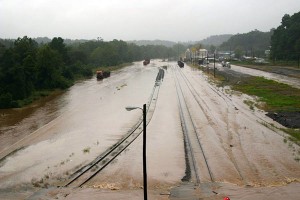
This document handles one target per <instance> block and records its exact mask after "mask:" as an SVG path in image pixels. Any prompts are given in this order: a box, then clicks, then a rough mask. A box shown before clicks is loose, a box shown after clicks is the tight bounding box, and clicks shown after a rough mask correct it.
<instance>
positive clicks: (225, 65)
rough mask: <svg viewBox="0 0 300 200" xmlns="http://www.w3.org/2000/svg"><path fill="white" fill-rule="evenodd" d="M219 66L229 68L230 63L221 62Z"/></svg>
mask: <svg viewBox="0 0 300 200" xmlns="http://www.w3.org/2000/svg"><path fill="white" fill-rule="evenodd" d="M221 64H222V67H228V68H230V67H231V65H230V62H225V61H222V62H221Z"/></svg>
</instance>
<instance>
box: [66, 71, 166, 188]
mask: <svg viewBox="0 0 300 200" xmlns="http://www.w3.org/2000/svg"><path fill="white" fill-rule="evenodd" d="M163 78H164V70H162V69H160V70H159V72H158V74H157V77H156V81H155V84H154V87H153V90H152V92H151V95H150V98H149V100H148V102H147V125H148V124H149V123H150V121H151V119H152V116H153V114H154V111H155V108H156V102H157V98H158V94H159V89H160V85H161V83H162V80H163ZM142 121H143V119H142V117H141V118H140V119H139V120H138V122H137V123H136V125H135V126H134V127H133V128H132V129H131V130H130V131H129V132H128V133H127V134H126V135H125V136H124V137H123V138H122V139H120V140H119V141H118V142H117V143H115V144H114V145H113V146H111V147H110V148H109V149H107V150H106V151H105V152H103V153H102V154H101V155H99V156H98V157H97V158H96V159H95V160H93V161H92V162H90V163H89V164H87V165H85V166H83V167H82V168H80V169H79V170H77V171H76V172H74V173H73V174H72V175H70V176H69V178H68V179H67V180H66V181H64V182H63V184H62V185H61V186H64V187H82V186H83V185H84V184H86V183H87V182H89V181H90V180H91V179H92V178H94V177H95V176H96V175H97V174H98V173H99V172H101V171H102V170H103V169H104V168H106V167H107V166H108V165H109V164H110V163H111V162H112V161H113V160H114V159H115V158H116V157H117V156H118V155H120V154H121V153H122V152H123V151H124V150H125V149H126V148H127V147H128V146H129V145H130V144H131V143H132V142H133V141H134V140H135V139H136V138H137V137H138V136H139V135H140V134H141V133H142V132H143V129H142Z"/></svg>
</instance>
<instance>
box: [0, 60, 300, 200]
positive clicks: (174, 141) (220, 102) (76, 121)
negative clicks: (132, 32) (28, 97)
mask: <svg viewBox="0 0 300 200" xmlns="http://www.w3.org/2000/svg"><path fill="white" fill-rule="evenodd" d="M164 65H167V66H169V68H168V70H166V71H165V78H164V81H163V83H162V85H161V88H160V91H159V96H158V99H157V105H156V109H155V112H154V115H153V117H152V119H151V121H150V123H149V125H148V127H147V138H148V140H147V161H148V163H147V168H148V189H149V196H150V199H168V198H170V199H185V198H184V196H185V195H183V194H184V192H188V191H193V186H191V187H190V185H189V184H188V186H187V187H186V188H179V190H177V191H176V188H178V186H181V185H182V182H181V179H182V178H183V177H184V175H185V166H186V165H185V154H184V145H183V134H182V127H181V124H180V116H179V110H178V109H179V107H178V100H177V97H176V88H175V79H174V77H173V75H172V72H171V70H170V67H171V66H174V67H176V63H175V62H169V63H167V62H160V61H152V62H151V63H150V65H148V66H147V67H144V66H143V65H142V62H137V63H135V64H134V65H133V66H130V67H127V68H124V69H122V70H119V71H116V72H114V73H112V75H111V77H110V78H107V79H104V80H103V81H97V80H96V78H93V79H90V80H86V81H82V82H78V83H77V84H75V85H74V86H73V87H71V88H70V89H69V90H68V91H67V92H65V93H64V94H60V95H57V96H55V97H54V98H53V99H49V100H48V101H47V103H45V104H44V105H41V106H37V108H33V109H32V111H30V112H28V113H26V115H24V118H23V119H20V118H17V116H18V113H16V114H15V116H16V119H15V122H13V121H10V122H7V123H6V121H5V120H2V121H0V122H1V124H0V125H1V137H2V138H5V140H7V145H5V142H3V141H4V140H2V139H1V140H2V142H3V144H4V147H1V148H2V149H1V151H0V155H1V158H4V157H5V156H6V155H7V154H8V153H10V152H13V151H14V153H13V154H10V156H7V157H5V158H4V159H2V160H1V163H0V180H1V181H0V196H3V197H5V198H4V199H24V198H25V199H26V197H28V199H84V198H89V199H97V198H99V197H101V199H120V198H121V199H141V198H142V192H143V190H142V177H143V176H142V138H141V137H138V138H137V139H136V140H135V141H134V142H133V143H132V144H131V145H130V146H129V148H128V149H127V150H125V151H124V152H123V153H121V154H120V156H119V157H117V159H116V160H115V161H113V162H112V163H111V164H110V165H109V167H107V168H106V169H104V171H103V172H101V173H100V174H98V175H97V176H96V177H95V178H94V179H92V181H90V182H89V183H88V184H87V185H85V186H84V188H81V189H79V188H78V189H71V188H59V189H57V188H55V187H54V188H52V187H51V185H55V184H57V183H59V182H60V181H61V180H62V179H64V178H65V177H67V176H68V175H69V174H70V173H72V172H74V171H75V170H76V169H78V168H79V167H80V166H83V165H84V164H87V163H89V162H90V161H92V160H93V159H95V158H96V157H97V156H98V155H99V154H101V153H102V152H103V151H105V150H106V149H107V148H109V147H110V146H112V145H113V144H115V143H116V142H117V141H118V140H119V139H120V138H121V137H122V136H123V135H124V134H126V133H127V132H128V130H130V129H131V128H132V126H133V125H134V124H136V122H137V121H138V120H139V119H140V117H141V112H140V111H139V110H137V111H131V112H127V111H126V110H125V107H126V106H142V105H143V104H144V103H146V102H147V101H148V100H149V95H150V94H151V92H152V88H153V85H154V84H155V78H156V75H157V72H158V67H161V66H164ZM181 70H182V72H183V74H184V75H185V76H186V77H187V79H188V80H189V81H190V85H192V87H193V88H194V90H193V91H194V93H195V96H196V99H197V100H195V98H194V96H193V95H192V93H193V92H191V91H189V89H188V87H187V86H185V89H184V95H185V96H186V97H187V107H188V108H189V109H190V112H191V114H192V117H193V120H194V121H195V123H196V127H197V130H198V131H197V134H198V137H199V138H200V140H201V142H202V143H203V148H204V151H205V152H206V156H207V160H208V164H209V166H210V168H211V169H212V172H213V175H214V178H215V180H214V181H215V182H214V183H213V185H210V184H209V185H208V186H207V187H206V188H204V190H203V188H202V190H201V189H199V188H196V190H195V191H193V192H192V194H191V197H190V198H188V199H194V198H195V197H196V199H199V198H201V199H222V198H223V197H224V196H226V195H228V196H232V197H233V198H232V199H250V198H249V196H252V195H255V194H257V192H258V193H259V194H257V195H255V197H256V199H268V198H269V196H270V197H275V196H285V195H287V194H289V195H288V197H289V199H297V198H298V196H297V194H296V193H297V192H296V191H298V189H299V179H300V164H299V162H298V161H297V158H299V156H300V150H299V146H297V145H295V144H293V143H291V142H287V143H284V137H283V136H284V133H282V132H281V131H280V130H279V129H277V128H276V127H277V126H278V127H280V125H279V124H275V127H268V124H271V123H274V122H273V121H272V120H271V119H269V118H268V117H266V116H265V113H264V112H262V111H260V110H254V111H253V110H250V109H249V107H248V106H247V105H245V104H244V103H243V101H244V100H245V99H250V98H251V97H249V96H246V95H241V96H240V95H235V94H234V93H230V92H228V89H227V88H217V87H216V86H213V85H210V84H209V83H208V82H207V77H206V76H205V75H204V74H202V73H201V72H200V71H197V70H193V69H191V68H189V67H188V66H186V67H185V68H183V69H181ZM181 83H182V85H184V84H186V83H185V82H183V81H182V82H181ZM190 87H191V86H190ZM197 101H198V102H200V105H201V106H199V104H198V103H197ZM8 113H9V112H8V111H3V115H2V116H8ZM10 116H14V114H11V115H10ZM48 117H49V118H48ZM46 119H48V120H46ZM33 122H34V123H33ZM35 124H38V125H35ZM12 133H14V134H12ZM16 134H17V135H19V136H20V137H18V138H17V139H16V138H14V137H15V135H16ZM7 135H8V136H7ZM21 138H23V139H22V140H21V141H20V142H17V141H18V140H20V139H21ZM46 188H48V189H46ZM172 188H173V189H172ZM172 191H173V192H172ZM180 191H181V192H180ZM188 193H189V192H188ZM207 194H209V195H207ZM274 195H275V196H274ZM269 199H270V198H269Z"/></svg>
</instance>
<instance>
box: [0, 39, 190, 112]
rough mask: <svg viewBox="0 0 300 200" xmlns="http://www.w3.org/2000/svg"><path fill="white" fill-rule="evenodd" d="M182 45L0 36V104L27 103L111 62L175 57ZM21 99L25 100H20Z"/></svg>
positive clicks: (8, 105) (1, 106) (15, 104)
mask: <svg viewBox="0 0 300 200" xmlns="http://www.w3.org/2000/svg"><path fill="white" fill-rule="evenodd" d="M184 50H185V47H184V46H183V45H179V44H177V45H174V46H173V47H170V48H168V47H165V46H157V45H148V46H137V45H135V44H128V43H126V42H124V41H121V40H120V41H119V40H113V41H109V42H105V41H103V40H94V41H85V42H82V43H80V42H79V43H78V42H77V43H74V44H71V45H69V46H66V44H65V43H64V40H63V39H62V38H60V37H58V38H56V37H55V38H53V39H52V40H51V41H50V42H48V43H46V44H43V43H41V44H38V43H37V42H36V41H35V40H33V39H31V38H28V37H26V36H24V37H23V38H18V39H17V40H14V41H12V40H0V108H10V107H20V106H22V105H23V104H26V103H30V100H28V99H30V98H31V97H32V96H34V95H35V94H36V93H38V92H39V91H49V90H53V89H65V88H68V87H70V86H71V85H72V84H73V82H74V81H75V80H76V79H78V78H82V77H91V76H92V75H93V70H95V69H96V68H97V67H108V66H115V65H119V64H123V63H128V62H132V61H138V60H143V59H145V58H150V59H153V58H168V57H175V56H176V57H177V56H178V54H179V51H180V52H182V51H184ZM24 101H25V103H24Z"/></svg>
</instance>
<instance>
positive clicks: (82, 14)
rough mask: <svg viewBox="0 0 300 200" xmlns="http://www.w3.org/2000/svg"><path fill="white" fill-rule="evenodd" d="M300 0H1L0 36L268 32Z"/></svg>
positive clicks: (189, 36)
mask: <svg viewBox="0 0 300 200" xmlns="http://www.w3.org/2000/svg"><path fill="white" fill-rule="evenodd" d="M299 10H300V1H299V0H227V1H224V0H206V1H203V0H63V1H62V0H25V1H24V0H0V29H1V32H0V37H1V38H17V37H22V36H24V35H27V36H29V37H39V36H40V37H43V36H47V37H50V38H52V37H55V36H60V37H63V38H72V39H76V38H77V39H95V38H97V37H102V38H103V39H104V40H112V39H122V40H134V39H137V40H139V39H163V40H172V41H190V40H201V39H203V38H205V37H208V36H210V35H216V34H224V33H232V34H236V33H245V32H249V31H251V30H254V29H258V30H261V31H268V30H270V29H271V28H276V27H277V26H278V25H280V22H281V18H282V16H283V15H284V14H290V15H292V14H294V13H295V12H299Z"/></svg>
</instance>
